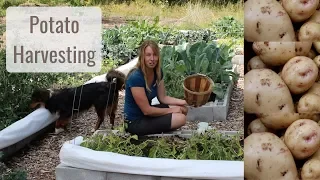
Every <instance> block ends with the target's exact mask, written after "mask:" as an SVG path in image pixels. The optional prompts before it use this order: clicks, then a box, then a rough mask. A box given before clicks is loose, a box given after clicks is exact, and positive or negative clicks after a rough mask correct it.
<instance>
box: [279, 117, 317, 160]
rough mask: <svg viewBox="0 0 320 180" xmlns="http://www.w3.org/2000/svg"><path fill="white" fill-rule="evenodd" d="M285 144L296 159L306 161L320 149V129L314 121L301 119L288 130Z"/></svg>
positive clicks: (285, 135)
mask: <svg viewBox="0 0 320 180" xmlns="http://www.w3.org/2000/svg"><path fill="white" fill-rule="evenodd" d="M284 142H285V144H286V146H287V147H288V148H289V149H290V151H291V153H292V155H293V157H294V158H295V159H297V160H303V159H306V158H308V157H310V156H312V155H313V154H314V153H315V152H316V151H317V150H318V149H319V146H320V127H319V125H318V124H317V123H316V122H315V121H313V120H310V119H299V120H297V121H295V122H293V123H292V124H291V125H290V126H289V127H288V128H287V130H286V132H285V134H284Z"/></svg>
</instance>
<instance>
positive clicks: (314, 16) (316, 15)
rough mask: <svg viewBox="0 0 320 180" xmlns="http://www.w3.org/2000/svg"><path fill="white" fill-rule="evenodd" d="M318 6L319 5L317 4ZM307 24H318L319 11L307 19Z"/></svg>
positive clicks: (319, 20) (319, 19)
mask: <svg viewBox="0 0 320 180" xmlns="http://www.w3.org/2000/svg"><path fill="white" fill-rule="evenodd" d="M319 5H320V3H319ZM308 21H309V22H316V23H320V11H315V12H314V13H313V15H312V16H311V17H310V19H308Z"/></svg>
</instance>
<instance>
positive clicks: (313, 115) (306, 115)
mask: <svg viewBox="0 0 320 180" xmlns="http://www.w3.org/2000/svg"><path fill="white" fill-rule="evenodd" d="M299 118H300V119H311V120H313V121H315V122H319V121H320V113H299Z"/></svg>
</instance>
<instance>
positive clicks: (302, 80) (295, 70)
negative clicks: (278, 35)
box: [281, 56, 319, 94]
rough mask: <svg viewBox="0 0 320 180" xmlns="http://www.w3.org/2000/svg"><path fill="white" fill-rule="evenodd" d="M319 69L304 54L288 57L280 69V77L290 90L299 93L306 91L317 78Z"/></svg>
mask: <svg viewBox="0 0 320 180" xmlns="http://www.w3.org/2000/svg"><path fill="white" fill-rule="evenodd" d="M318 72H319V69H318V67H317V65H316V64H315V63H314V61H313V60H312V59H310V58H308V57H306V56H296V57H294V58H292V59H290V60H289V61H288V62H287V63H286V64H285V65H284V66H283V69H282V71H281V78H282V79H283V81H284V82H285V83H286V85H287V86H288V88H289V89H290V92H291V93H293V94H301V93H304V92H306V91H307V90H308V89H309V88H311V86H312V85H313V83H314V82H315V81H316V80H317V76H318Z"/></svg>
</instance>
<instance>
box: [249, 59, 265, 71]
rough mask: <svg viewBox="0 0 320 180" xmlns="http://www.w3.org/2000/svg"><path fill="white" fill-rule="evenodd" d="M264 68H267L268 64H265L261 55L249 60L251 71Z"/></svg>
mask: <svg viewBox="0 0 320 180" xmlns="http://www.w3.org/2000/svg"><path fill="white" fill-rule="evenodd" d="M262 68H267V65H265V64H264V63H263V62H262V61H261V59H260V58H259V56H255V57H253V58H251V59H250V60H249V61H248V65H247V69H248V71H250V70H251V69H262Z"/></svg>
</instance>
